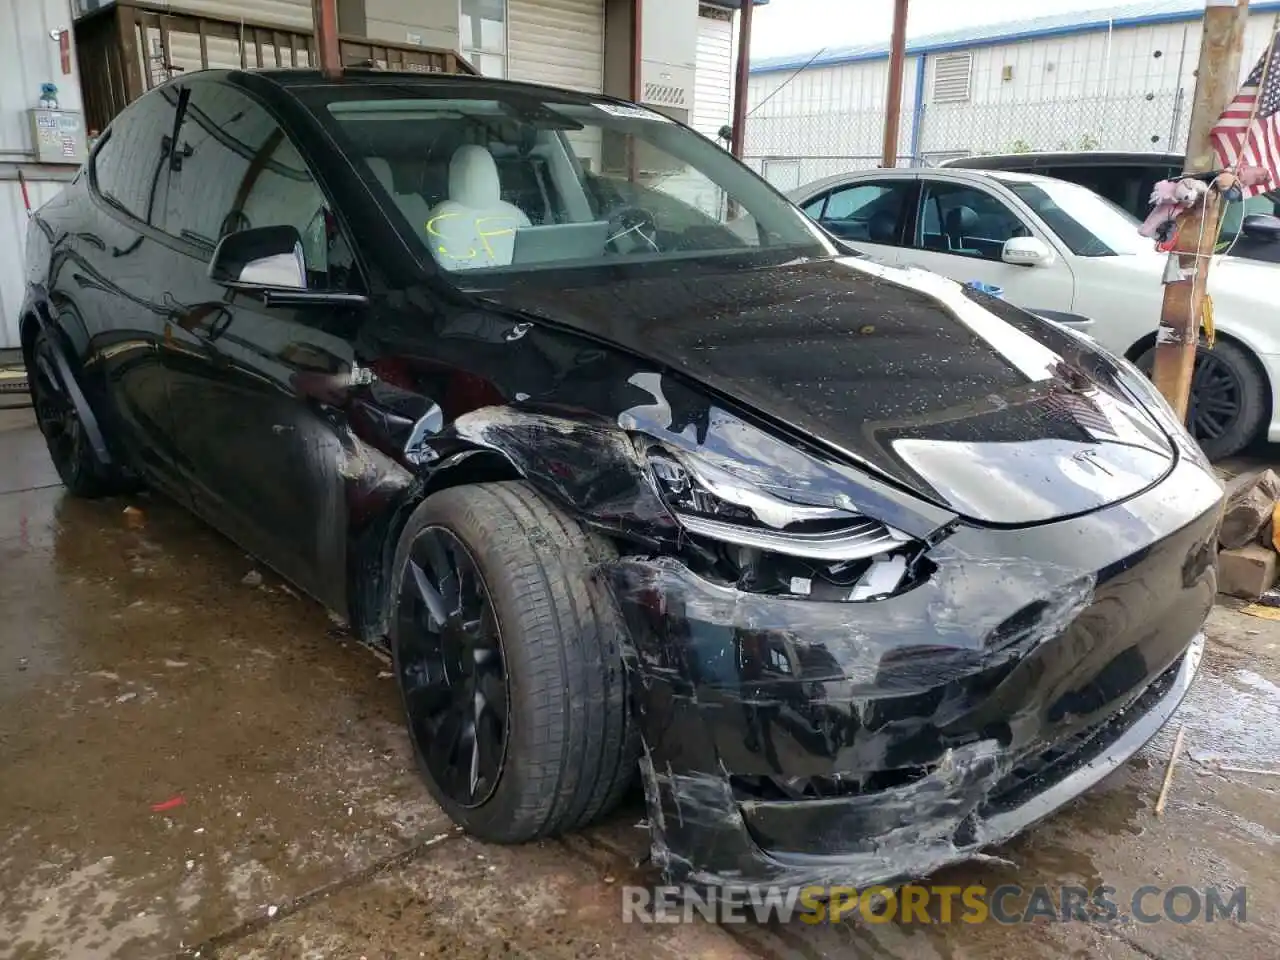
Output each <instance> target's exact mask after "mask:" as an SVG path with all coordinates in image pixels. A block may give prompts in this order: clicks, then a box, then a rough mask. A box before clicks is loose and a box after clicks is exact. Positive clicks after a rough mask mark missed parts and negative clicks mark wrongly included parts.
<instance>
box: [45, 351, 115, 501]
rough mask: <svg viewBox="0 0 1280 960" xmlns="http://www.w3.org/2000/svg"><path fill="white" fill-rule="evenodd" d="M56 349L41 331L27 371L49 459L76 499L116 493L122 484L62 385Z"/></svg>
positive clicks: (64, 385)
mask: <svg viewBox="0 0 1280 960" xmlns="http://www.w3.org/2000/svg"><path fill="white" fill-rule="evenodd" d="M57 350H58V346H57V345H56V344H55V343H54V341H53V338H52V334H50V333H49V332H48V331H46V330H40V332H38V333H37V334H36V337H35V341H34V342H33V343H32V345H31V354H30V368H29V369H28V370H27V382H28V389H29V390H30V391H31V406H32V408H33V409H34V411H35V415H36V423H37V424H38V425H39V427H40V432H41V433H42V434H44V441H45V445H46V446H47V447H48V448H49V458H50V459H51V460H52V461H53V466H54V469H55V470H57V471H58V476H59V477H61V478H62V482H63V484H64V485H65V486H66V488H67V489H68V490H69V491H71V493H73V494H74V495H76V496H77V497H88V498H92V497H102V496H106V495H108V494H111V493H115V492H117V490H118V489H119V487H120V484H119V483H118V482H117V480H116V478H115V477H114V476H113V475H112V474H111V473H110V472H109V471H108V470H107V469H105V468H104V467H103V466H102V464H100V463H99V462H98V458H97V457H96V456H94V453H93V448H92V447H91V446H90V443H89V437H88V434H87V433H86V432H85V427H84V424H83V423H82V422H81V421H80V414H79V412H78V411H77V409H76V405H75V402H74V401H73V400H72V399H71V396H70V394H69V393H68V391H67V387H66V384H64V383H63V380H62V373H61V372H60V368H59V364H58V357H57Z"/></svg>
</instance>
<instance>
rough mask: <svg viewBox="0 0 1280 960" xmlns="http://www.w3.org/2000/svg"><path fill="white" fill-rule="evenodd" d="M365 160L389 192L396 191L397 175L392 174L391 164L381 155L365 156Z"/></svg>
mask: <svg viewBox="0 0 1280 960" xmlns="http://www.w3.org/2000/svg"><path fill="white" fill-rule="evenodd" d="M364 162H365V163H367V164H368V165H369V169H370V170H372V171H373V175H374V176H375V177H377V178H378V182H379V183H381V184H382V185H383V186H384V187H386V188H387V193H395V192H396V181H395V177H393V176H392V175H391V164H389V163H387V161H385V160H383V159H382V158H381V157H365V158H364Z"/></svg>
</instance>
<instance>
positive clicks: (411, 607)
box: [398, 526, 510, 808]
mask: <svg viewBox="0 0 1280 960" xmlns="http://www.w3.org/2000/svg"><path fill="white" fill-rule="evenodd" d="M399 600H400V602H399V604H398V617H399V624H398V627H399V630H398V637H399V663H398V669H399V680H400V684H401V689H402V690H403V695H404V700H405V709H406V711H407V712H408V719H409V731H410V735H411V736H412V737H413V739H414V745H415V747H416V748H417V750H418V751H419V755H420V756H421V757H422V758H423V762H424V764H425V765H426V767H427V770H428V771H429V773H430V775H431V777H432V779H433V780H434V781H435V782H436V784H437V785H439V787H440V789H441V790H442V791H443V792H444V793H446V794H447V795H448V796H449V798H450V799H451V800H453V802H454V803H456V804H457V805H458V806H459V807H463V808H469V807H476V806H479V805H481V804H483V803H484V802H485V801H487V800H488V799H489V798H490V797H491V796H492V795H493V791H494V790H495V789H496V787H497V785H498V780H499V778H500V777H501V775H502V767H503V764H504V762H505V760H506V750H507V731H508V729H509V726H510V717H509V714H508V709H507V700H508V693H507V672H506V659H505V657H504V655H503V650H502V637H501V634H500V632H499V629H498V621H497V617H496V616H495V615H494V609H493V603H492V601H491V600H490V599H489V591H488V589H487V588H486V586H485V583H484V579H483V577H481V576H480V573H479V571H478V570H477V569H476V564H475V561H474V560H473V559H472V557H471V554H470V552H469V551H468V550H467V548H466V546H465V545H464V544H463V543H462V541H460V540H459V539H458V538H457V537H456V536H455V535H454V534H453V533H452V532H451V531H449V530H447V529H445V528H444V527H435V526H433V527H426V528H425V529H423V530H421V531H420V532H419V533H418V536H417V538H416V539H415V540H414V542H413V546H412V547H411V548H410V551H409V558H408V563H407V568H406V570H405V575H404V577H403V579H402V580H401V584H400V598H399Z"/></svg>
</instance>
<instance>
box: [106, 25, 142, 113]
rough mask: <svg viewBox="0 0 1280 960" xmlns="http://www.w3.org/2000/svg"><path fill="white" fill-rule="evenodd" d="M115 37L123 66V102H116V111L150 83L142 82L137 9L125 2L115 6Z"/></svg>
mask: <svg viewBox="0 0 1280 960" xmlns="http://www.w3.org/2000/svg"><path fill="white" fill-rule="evenodd" d="M115 18H116V37H117V40H118V42H119V44H120V60H121V61H122V64H121V65H122V66H123V67H124V98H125V99H124V103H121V104H116V105H115V109H114V110H113V111H112V114H111V115H112V116H113V117H114V116H115V115H116V114H117V113H119V112H120V111H121V110H123V109H124V108H125V107H127V106H128V105H129V104H131V103H133V101H135V100H137V99H138V98H139V97H140V96H142V94H143V93H144V92H145V91H146V89H147V87H149V86H150V84H146V85H144V84H143V82H142V57H143V53H142V51H141V50H140V49H139V47H138V11H136V10H135V9H134V8H133V7H131V6H129V5H128V4H127V3H122V4H119V5H118V6H117V7H116V13H115Z"/></svg>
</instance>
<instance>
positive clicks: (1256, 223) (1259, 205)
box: [942, 150, 1280, 263]
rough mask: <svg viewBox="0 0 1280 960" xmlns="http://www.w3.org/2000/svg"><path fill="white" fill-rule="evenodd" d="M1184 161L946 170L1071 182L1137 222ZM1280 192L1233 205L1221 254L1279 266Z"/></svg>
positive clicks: (1172, 156)
mask: <svg viewBox="0 0 1280 960" xmlns="http://www.w3.org/2000/svg"><path fill="white" fill-rule="evenodd" d="M1185 160H1186V158H1185V157H1183V156H1182V154H1177V153H1112V152H1107V151H1102V150H1097V151H1082V152H1077V153H1011V154H1001V155H995V156H975V157H960V158H958V159H955V160H947V161H945V162H943V164H942V166H944V167H964V168H966V169H971V170H1014V171H1017V172H1019V173H1039V174H1042V175H1043V176H1046V177H1057V178H1058V179H1059V180H1070V181H1071V182H1072V183H1078V184H1081V185H1082V186H1086V187H1088V188H1089V189H1090V190H1092V191H1093V192H1094V193H1098V194H1101V195H1102V196H1104V197H1106V198H1107V199H1108V200H1110V201H1111V202H1112V203H1115V204H1117V205H1119V206H1121V207H1123V208H1124V209H1126V210H1128V211H1129V212H1130V213H1132V214H1133V215H1134V216H1135V217H1137V218H1138V219H1139V220H1141V219H1144V218H1145V217H1146V216H1147V213H1148V211H1149V210H1150V203H1149V200H1150V197H1151V190H1152V188H1153V187H1154V186H1155V185H1156V183H1157V182H1158V181H1160V180H1169V179H1173V178H1176V177H1178V176H1180V175H1181V174H1182V170H1183V165H1184V163H1185ZM1277 214H1280V192H1275V193H1268V194H1263V195H1261V196H1257V197H1251V198H1249V199H1248V200H1244V201H1240V202H1237V203H1232V204H1229V205H1228V207H1227V215H1226V219H1224V220H1223V222H1222V233H1221V234H1220V235H1219V237H1218V250H1219V252H1225V251H1226V250H1227V249H1230V250H1231V255H1232V256H1234V257H1246V258H1248V259H1250V260H1263V261H1266V262H1267V263H1280V216H1277Z"/></svg>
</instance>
